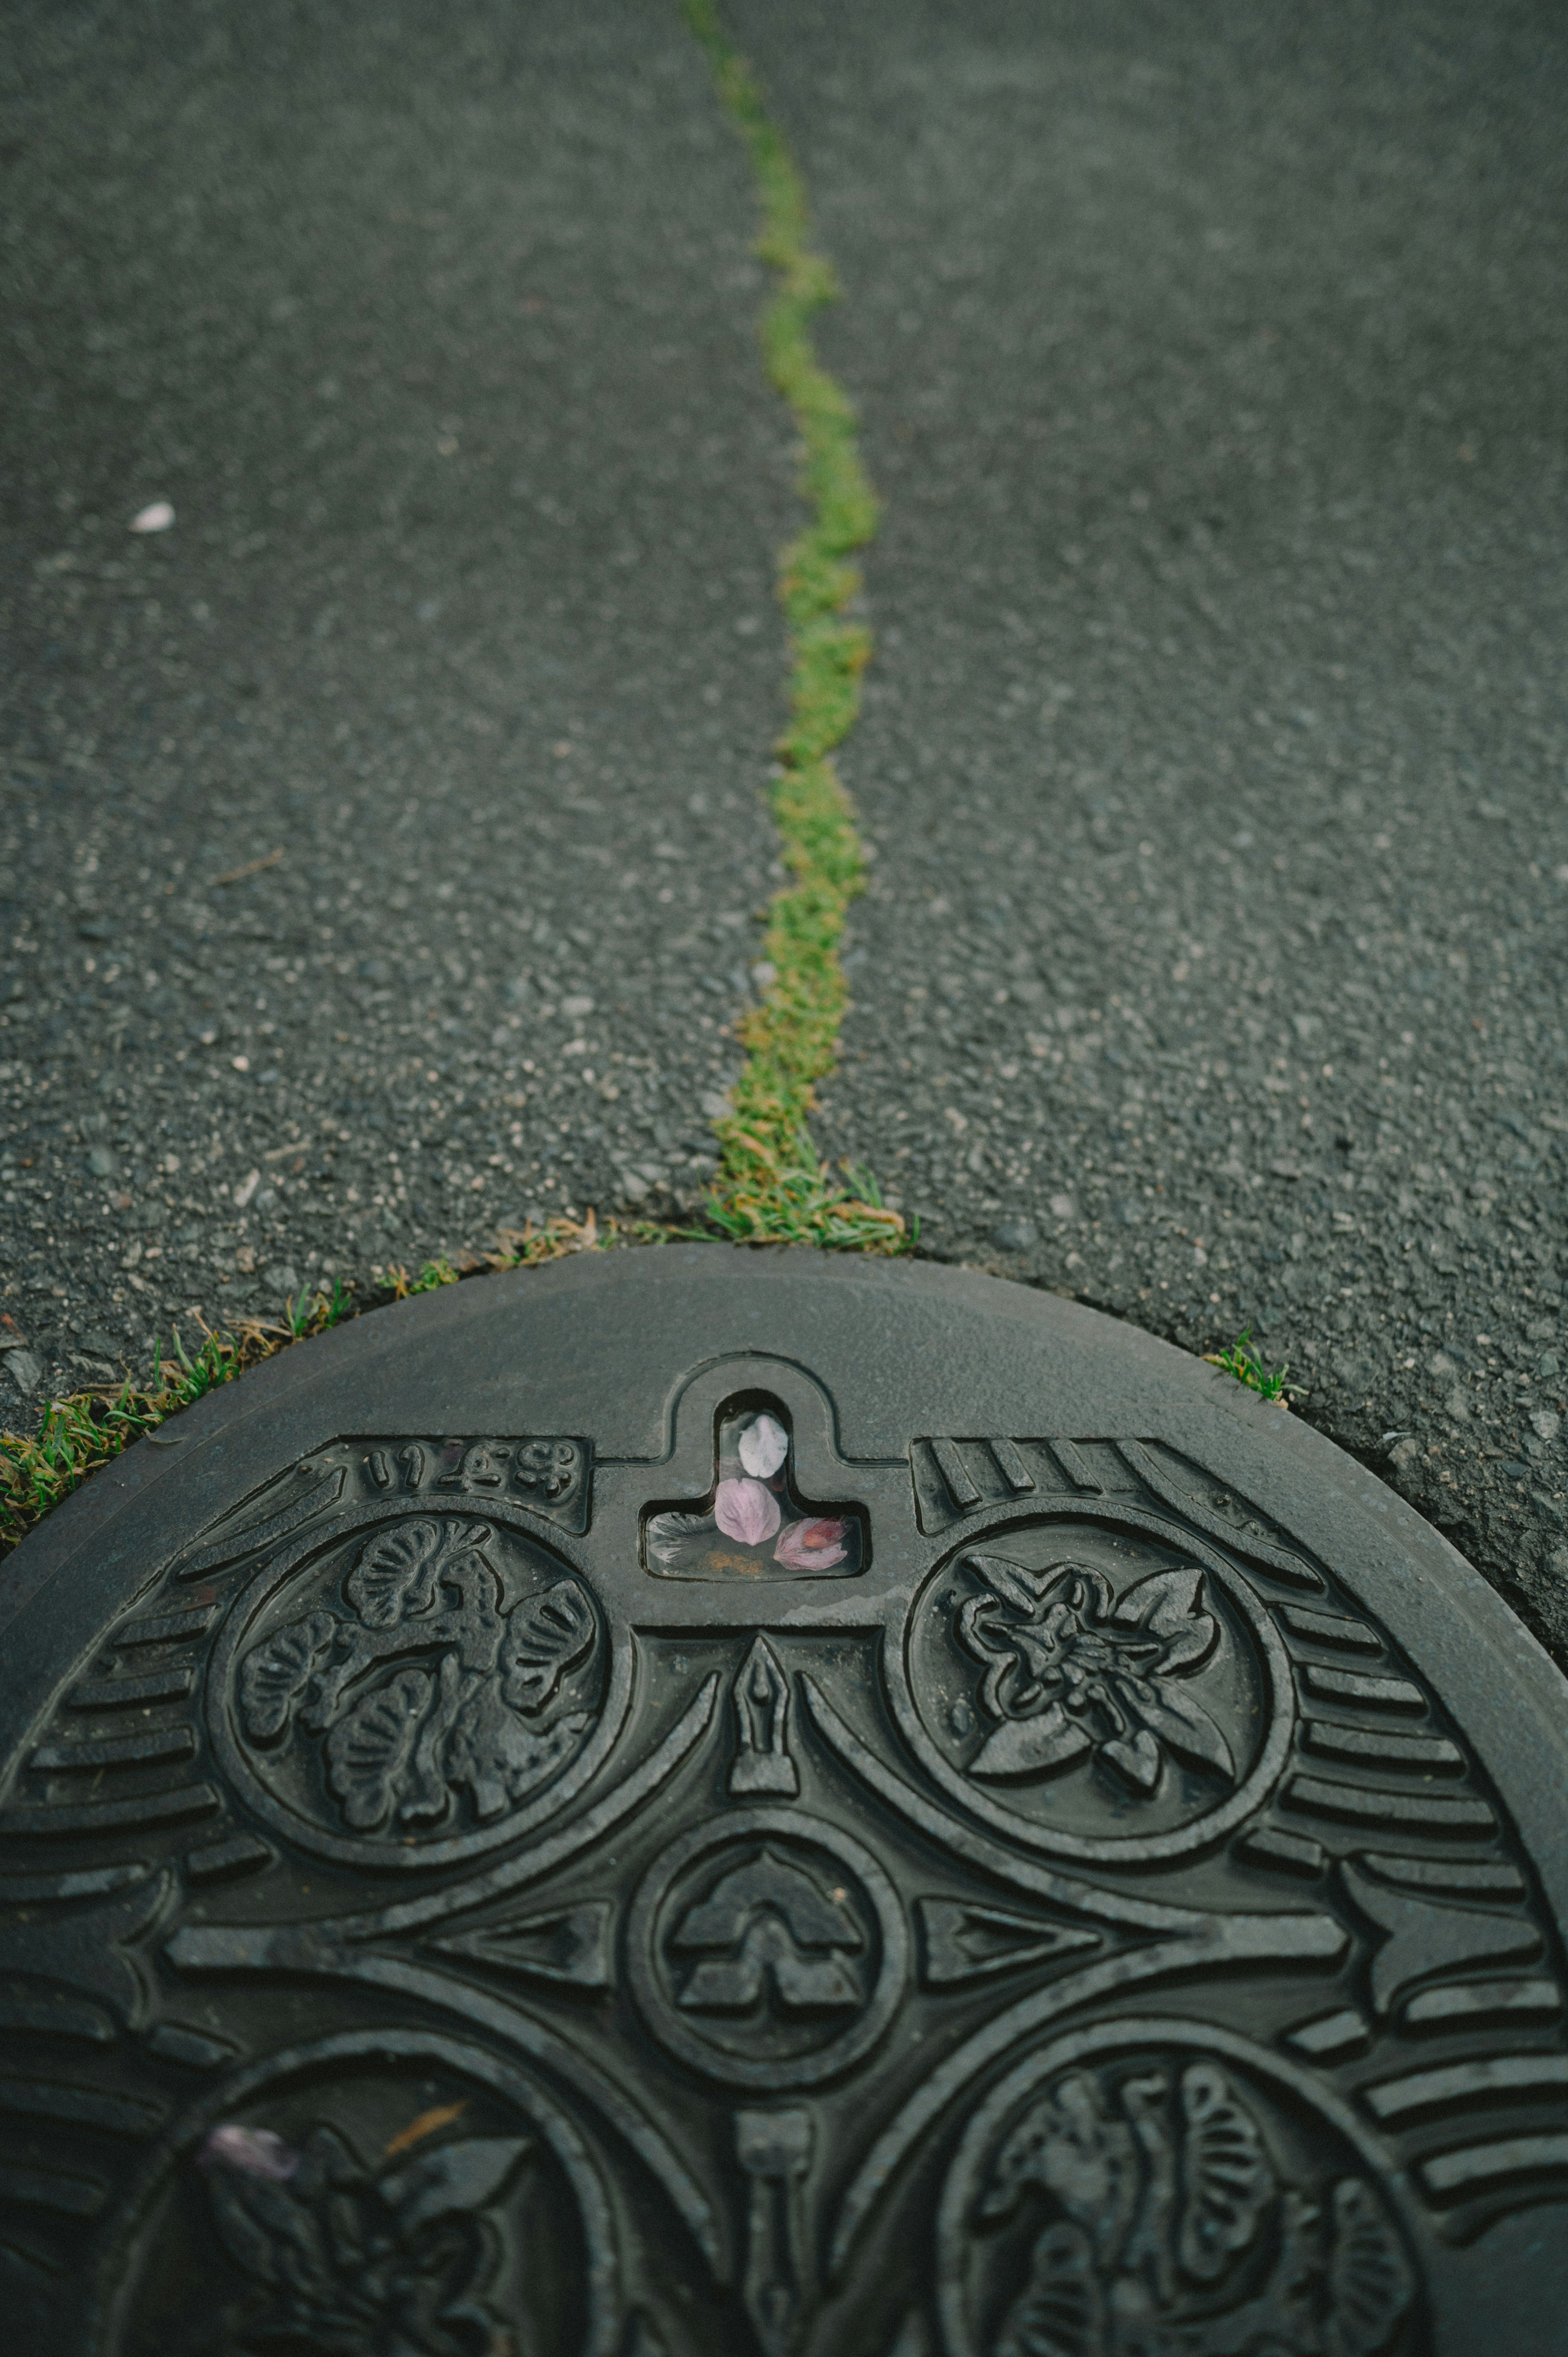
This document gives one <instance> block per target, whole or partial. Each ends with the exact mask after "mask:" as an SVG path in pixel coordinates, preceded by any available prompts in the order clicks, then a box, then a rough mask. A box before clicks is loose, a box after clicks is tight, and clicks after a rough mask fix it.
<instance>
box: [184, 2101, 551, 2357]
mask: <svg viewBox="0 0 1568 2357" xmlns="http://www.w3.org/2000/svg"><path fill="white" fill-rule="evenodd" d="M458 2108H459V2109H461V2106H458ZM528 2149H529V2145H528V2139H527V2138H526V2137H516V2136H468V2137H465V2138H462V2139H459V2140H458V2141H456V2142H453V2143H447V2144H442V2145H439V2146H437V2147H435V2148H434V2149H433V2150H430V2151H428V2152H425V2153H422V2154H419V2155H417V2156H416V2157H415V2158H413V2159H412V2160H410V2161H406V2162H404V2163H403V2166H402V2167H401V2168H398V2169H389V2170H385V2171H383V2172H382V2174H381V2175H380V2176H373V2175H371V2173H370V2172H369V2171H368V2170H367V2169H364V2168H363V2167H362V2166H361V2165H360V2162H359V2161H358V2160H357V2159H356V2158H355V2156H354V2155H353V2153H352V2152H351V2151H350V2149H349V2146H348V2145H347V2144H346V2142H345V2141H344V2139H343V2138H342V2137H341V2136H339V2135H338V2133H337V2132H336V2131H335V2130H334V2129H332V2128H330V2127H327V2126H317V2127H316V2128H314V2129H312V2131H311V2133H310V2135H309V2136H308V2137H307V2138H306V2142H305V2145H304V2147H303V2149H301V2150H295V2148H293V2147H290V2146H288V2145H287V2144H285V2141H284V2139H283V2138H282V2137H281V2136H274V2135H272V2134H271V2133H270V2132H269V2131H267V2130H266V2129H264V2128H263V2129H247V2128H244V2127H240V2126H223V2127H220V2128H217V2129H215V2130H214V2131H213V2132H212V2134H211V2135H210V2136H209V2138H208V2140H207V2144H206V2147H204V2149H203V2152H202V2154H201V2157H200V2158H201V2163H202V2167H203V2169H204V2170H205V2172H206V2175H207V2183H208V2193H209V2205H210V2211H211V2216H212V2222H213V2224H214V2226H215V2227H216V2229H217V2231H218V2234H219V2238H220V2241H221V2243H222V2244H223V2246H224V2249H225V2251H226V2252H227V2254H228V2255H229V2257H230V2258H231V2261H232V2262H233V2264H234V2265H235V2266H237V2267H238V2268H239V2269H240V2271H241V2273H242V2275H244V2276H246V2277H248V2278H249V2280H250V2282H251V2283H252V2285H254V2286H255V2287H256V2288H257V2290H258V2292H259V2293H260V2294H261V2295H262V2296H263V2297H262V2302H261V2304H260V2305H259V2306H258V2307H257V2308H256V2309H254V2310H253V2311H252V2314H251V2315H250V2316H249V2317H248V2318H247V2319H245V2320H244V2321H243V2322H242V2324H241V2325H240V2328H239V2346H240V2347H242V2348H243V2349H245V2350H252V2349H253V2350H257V2351H260V2350H263V2349H276V2348H279V2347H283V2348H287V2349H306V2348H308V2349H311V2350H315V2351H318V2352H322V2357H328V2352H338V2357H361V2352H370V2351H371V2350H376V2351H385V2352H388V2357H391V2352H396V2357H483V2352H487V2351H491V2350H495V2349H499V2347H501V2346H502V2345H503V2343H504V2345H507V2346H510V2345H511V2343H510V2336H508V2335H507V2334H506V2333H505V2331H504V2329H503V2326H502V2323H501V2319H500V2318H499V2316H498V2315H497V2314H496V2312H495V2311H494V2309H492V2308H491V2307H490V2306H489V2304H488V2302H487V2301H486V2300H485V2298H484V2297H483V2295H484V2293H485V2291H486V2289H487V2287H488V2286H489V2282H490V2280H491V2278H492V2276H494V2274H495V2270H496V2263H497V2259H498V2256H499V2240H498V2236H497V2233H496V2229H495V2226H494V2225H493V2223H492V2222H491V2221H490V2220H489V2218H487V2217H486V2216H485V2214H484V2212H485V2211H486V2209H487V2207H488V2206H489V2204H491V2203H493V2202H495V2201H497V2200H499V2198H500V2196H501V2195H502V2194H503V2193H504V2192H505V2191H506V2190H507V2187H508V2186H509V2184H510V2182H511V2180H512V2179H513V2178H514V2177H515V2175H516V2172H517V2168H518V2164H519V2162H520V2161H521V2159H522V2158H523V2156H524V2154H525V2153H526V2152H527V2151H528Z"/></svg>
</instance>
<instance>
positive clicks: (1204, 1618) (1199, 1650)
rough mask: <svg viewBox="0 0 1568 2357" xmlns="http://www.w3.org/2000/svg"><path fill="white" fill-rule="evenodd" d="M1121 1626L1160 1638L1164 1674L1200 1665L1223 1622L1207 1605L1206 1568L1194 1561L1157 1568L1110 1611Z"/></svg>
mask: <svg viewBox="0 0 1568 2357" xmlns="http://www.w3.org/2000/svg"><path fill="white" fill-rule="evenodd" d="M1110 1618H1111V1621H1112V1626H1113V1627H1115V1628H1117V1629H1129V1630H1132V1629H1136V1630H1140V1631H1143V1632H1144V1634H1145V1635H1147V1636H1148V1637H1149V1638H1151V1639H1157V1640H1158V1642H1159V1665H1160V1671H1161V1674H1162V1675H1164V1676H1166V1677H1168V1676H1169V1675H1170V1674H1171V1673H1172V1672H1173V1671H1175V1670H1191V1669H1196V1668H1197V1665H1198V1663H1200V1662H1205V1661H1207V1660H1208V1656H1209V1654H1210V1653H1211V1652H1213V1651H1214V1648H1215V1645H1216V1643H1217V1642H1218V1641H1219V1622H1218V1621H1217V1620H1215V1618H1214V1615H1213V1614H1212V1613H1211V1612H1207V1611H1205V1610H1204V1609H1203V1572H1202V1569H1201V1568H1200V1566H1198V1565H1197V1564H1194V1563H1185V1564H1179V1565H1177V1566H1176V1569H1175V1570H1174V1571H1154V1572H1151V1573H1150V1574H1149V1576H1148V1577H1147V1578H1146V1579H1140V1580H1139V1581H1137V1582H1136V1584H1135V1585H1134V1586H1133V1587H1130V1588H1129V1589H1128V1590H1127V1593H1126V1594H1125V1596H1123V1597H1122V1600H1121V1602H1120V1603H1119V1604H1118V1605H1117V1607H1116V1609H1115V1611H1114V1612H1113V1613H1112V1614H1111V1616H1110Z"/></svg>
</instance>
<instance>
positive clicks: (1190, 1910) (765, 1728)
mask: <svg viewBox="0 0 1568 2357" xmlns="http://www.w3.org/2000/svg"><path fill="white" fill-rule="evenodd" d="M0 1615H4V1618H5V1644H4V1648H3V1652H0V1713H3V1717H0V1729H3V1732H4V1737H5V1760H6V1761H7V1771H6V1772H7V1782H6V1786H5V1799H4V1813H3V1816H0V1835H3V1836H4V1859H3V1867H0V1872H3V1879H0V2024H3V2025H4V2028H5V2031H6V2033H7V2038H6V2058H5V2062H4V2065H3V2066H0V2068H3V2075H0V2118H3V2119H4V2121H5V2130H6V2134H5V2147H4V2151H3V2153H0V2210H3V2212H4V2219H3V2223H0V2257H3V2259H4V2262H5V2267H6V2269H7V2271H8V2276H9V2287H8V2297H9V2298H10V2302H11V2309H12V2313H13V2318H14V2324H13V2330H14V2333H15V2334H16V2338H17V2341H18V2345H25V2346H26V2347H27V2349H28V2350H29V2352H38V2357H50V2352H58V2357H67V2353H68V2352H69V2357H154V2352H156V2357H187V2352H188V2357H204V2352H212V2357H220V2352H251V2351H254V2352H267V2351H274V2352H275V2351H280V2350H281V2351H283V2352H307V2351H308V2352H315V2351H328V2350H331V2351H340V2352H360V2351H363V2352H394V2351H395V2352H408V2357H489V2352H499V2351H502V2350H505V2351H508V2352H515V2353H516V2357H521V2352H527V2357H579V2352H593V2357H633V2352H641V2357H656V2352H663V2353H664V2357H735V2352H746V2351H755V2352H763V2357H796V2352H799V2357H830V2352H832V2357H1265V2352H1266V2357H1468V2352H1472V2351H1478V2350H1481V2349H1483V2348H1484V2349H1485V2350H1486V2351H1487V2352H1488V2357H1526V2352H1530V2357H1547V2352H1550V2351H1553V2350H1559V2349H1561V2347H1562V2345H1563V2344H1562V2341H1561V2340H1560V2338H1558V2337H1557V2336H1559V2335H1560V2333H1561V2330H1562V2318H1563V2313H1564V2312H1565V2309H1568V2052H1565V2048H1564V2039H1563V2002H1564V1988H1565V1980H1564V1972H1563V1945H1562V1936H1561V1935H1562V1929H1563V1923H1564V1921H1565V1920H1568V1834H1565V1826H1568V1816H1565V1813H1564V1810H1563V1794H1564V1792H1565V1790H1568V1687H1565V1686H1564V1684H1563V1681H1562V1680H1561V1679H1560V1678H1559V1677H1558V1676H1557V1674H1556V1673H1555V1671H1554V1670H1553V1669H1552V1666H1551V1665H1550V1663H1548V1662H1547V1661H1546V1660H1545V1658H1544V1656H1543V1655H1542V1654H1541V1652H1539V1650H1538V1649H1537V1648H1536V1647H1535V1646H1534V1644H1533V1643H1532V1642H1531V1641H1530V1639H1529V1637H1528V1636H1527V1635H1526V1634H1525V1633H1524V1631H1522V1630H1521V1629H1520V1626H1519V1624H1518V1623H1517V1622H1516V1621H1515V1620H1513V1619H1512V1618H1511V1617H1510V1616H1509V1613H1508V1612H1507V1611H1506V1609H1504V1608H1503V1606H1502V1605H1501V1604H1500V1603H1499V1602H1498V1599H1497V1598H1495V1597H1494V1596H1493V1595H1492V1594H1491V1593H1490V1591H1489V1590H1488V1589H1487V1588H1486V1587H1485V1586H1484V1585H1483V1584H1482V1582H1481V1581H1480V1580H1479V1579H1477V1577H1476V1576H1475V1575H1474V1573H1472V1572H1471V1571H1470V1570H1469V1569H1468V1567H1467V1566H1466V1565H1465V1564H1464V1563H1463V1562H1462V1561H1461V1560H1460V1559H1459V1558H1458V1557H1457V1556H1456V1555H1455V1554H1454V1553H1453V1552H1452V1550H1451V1549H1450V1548H1448V1547H1447V1546H1446V1545H1445V1544H1444V1543H1443V1542H1442V1541H1441V1540H1440V1539H1438V1538H1437V1537H1436V1536H1435V1535H1434V1534H1433V1533H1432V1532H1431V1531H1430V1530H1429V1529H1427V1528H1426V1526H1425V1525H1424V1524H1423V1523H1421V1522H1420V1521H1419V1520H1418V1519H1417V1517H1416V1516H1415V1515H1413V1514H1412V1512H1410V1511H1409V1510H1408V1509H1407V1508H1406V1507H1404V1506H1403V1505H1402V1503H1401V1502H1400V1501H1398V1500H1397V1499H1396V1498H1394V1497H1393V1496H1392V1495H1391V1493H1390V1492H1389V1491H1386V1490H1385V1489H1383V1488H1382V1487H1381V1486H1380V1484H1379V1483H1378V1482H1377V1481H1376V1480H1373V1479H1372V1478H1371V1477H1370V1476H1369V1474H1367V1473H1365V1472H1364V1471H1362V1470H1361V1469H1360V1468H1359V1467H1358V1466H1356V1465H1355V1464H1353V1463H1351V1462H1350V1461H1349V1460H1348V1458H1344V1457H1342V1456H1340V1455H1338V1454H1337V1452H1336V1451H1335V1450H1334V1449H1332V1448H1329V1447H1328V1446H1327V1444H1326V1443H1325V1442H1323V1441H1321V1440H1319V1439H1318V1438H1316V1437H1315V1436H1314V1435H1313V1434H1312V1433H1310V1432H1308V1431H1306V1430H1304V1429H1303V1428H1301V1427H1300V1426H1298V1425H1296V1424H1294V1423H1293V1422H1292V1421H1290V1420H1289V1419H1287V1418H1286V1417H1285V1416H1283V1415H1281V1414H1280V1413H1279V1412H1278V1411H1277V1410H1273V1409H1271V1408H1267V1407H1264V1406H1263V1405H1261V1404H1259V1403H1257V1402H1255V1401H1253V1400H1251V1399H1250V1398H1249V1397H1248V1396H1247V1395H1246V1394H1243V1393H1242V1392H1241V1391H1240V1390H1239V1389H1237V1388H1236V1387H1234V1386H1233V1385H1230V1383H1227V1382H1226V1381H1225V1380H1224V1379H1222V1378H1220V1377H1218V1376H1216V1375H1214V1374H1213V1373H1211V1372H1210V1371H1209V1370H1208V1369H1207V1368H1203V1367H1199V1366H1197V1365H1195V1364H1194V1363H1193V1362H1192V1361H1189V1360H1187V1359H1184V1358H1182V1357H1180V1356H1179V1355H1178V1354H1177V1353H1176V1352H1175V1351H1169V1350H1166V1349H1165V1348H1164V1347H1163V1346H1161V1345H1159V1344H1156V1343H1154V1342H1151V1341H1149V1340H1147V1339H1146V1338H1144V1337H1141V1336H1139V1335H1137V1334H1135V1333H1133V1332H1131V1331H1129V1330H1128V1329H1123V1328H1120V1327H1117V1326H1114V1325H1112V1323H1110V1322H1109V1321H1108V1320H1105V1319H1102V1318H1097V1317H1094V1316H1092V1315H1091V1314H1090V1313H1088V1312H1086V1311H1082V1310H1079V1309H1078V1308H1073V1307H1071V1306H1069V1305H1068V1304H1065V1303H1062V1302H1060V1301H1058V1300H1056V1299H1055V1298H1053V1297H1049V1296H1045V1295H1040V1294H1036V1293H1031V1292H1028V1291H1026V1290H1024V1289H1021V1288H1018V1287H1015V1286H1004V1285H998V1284H994V1283H992V1282H991V1281H989V1280H987V1279H984V1278H980V1277H974V1276H969V1275H961V1274H957V1273H954V1272H951V1271H947V1270H939V1269H933V1268H929V1267H916V1266H910V1265H886V1264H876V1263H868V1262H850V1261H828V1260H824V1259H822V1258H819V1257H816V1256H813V1255H811V1254H800V1253H792V1254H778V1255H774V1254H744V1253H732V1252H729V1251H727V1250H724V1249H719V1248H701V1247H699V1248H692V1249H680V1250H667V1251H661V1252H649V1253H642V1254H618V1255H615V1256H613V1257H604V1258H598V1257H592V1258H584V1259H582V1260H578V1261H575V1262H572V1263H568V1264H564V1265H558V1266H556V1267H553V1268H551V1269H548V1270H545V1271H542V1272H538V1273H535V1274H532V1275H525V1276H520V1277H517V1278H499V1279H496V1280H493V1281H490V1282H488V1283H485V1284H483V1285H475V1286H463V1287H461V1288H460V1289H459V1288H455V1289H454V1290H453V1291H452V1292H451V1293H448V1294H445V1295H441V1296H438V1297H434V1298H427V1299H425V1300H424V1301H422V1302H419V1303H417V1304H413V1305H410V1306H408V1307H407V1308H399V1309H394V1310H391V1311H388V1312H385V1313H383V1314H381V1315H379V1316H377V1317H375V1318H368V1319H366V1320H365V1321H363V1323H361V1324H360V1325H358V1326H356V1327H353V1328H351V1329H347V1330H344V1331H342V1332H340V1333H338V1334H335V1335H332V1336H330V1337H328V1338H327V1339H325V1340H322V1341H319V1342H316V1343H312V1344H309V1345H307V1346H306V1347H305V1348H303V1349H300V1350H297V1351H291V1352H289V1353H288V1354H286V1355H285V1357H283V1358H281V1359H279V1360H276V1361H273V1362H272V1363H271V1364H270V1365H269V1366H267V1367H265V1368H263V1369H262V1370H261V1371H259V1372H257V1373H256V1374H254V1375H252V1376H249V1377H247V1378H246V1379H245V1381H244V1382H242V1383H239V1384H237V1385H235V1386H234V1387H233V1388H232V1389H231V1390H229V1391H226V1392H224V1393H222V1394H219V1395H218V1396H216V1397H214V1398H213V1399H211V1400H209V1401H208V1402H206V1403H204V1404H203V1405H201V1406H200V1407H199V1408H197V1409H196V1410H194V1411H192V1412H191V1413H190V1414H189V1415H187V1416H186V1417H185V1418H184V1419H182V1420H181V1421H180V1422H179V1423H178V1424H177V1425H176V1426H172V1427H170V1428H169V1429H168V1431H167V1432H166V1434H164V1435H162V1436H160V1437H159V1438H158V1440H157V1441H156V1443H151V1444H145V1445H144V1446H142V1447H140V1448H137V1449H135V1450H134V1451H133V1452H131V1454H130V1455H129V1456H128V1457H127V1458H124V1459H123V1460H122V1461H121V1463H120V1464H119V1465H118V1466H116V1467H114V1468H113V1469H110V1470H109V1471H107V1472H105V1473H102V1474H100V1475H99V1476H98V1477H97V1478H96V1480H94V1481H93V1482H92V1483H91V1484H90V1485H89V1487H88V1488H87V1489H86V1490H85V1491H82V1492H81V1494H80V1495H79V1496H78V1497H77V1498H76V1499H74V1500H72V1501H70V1503H69V1504H68V1505H67V1506H66V1507H65V1508H64V1509H63V1510H62V1511H61V1512H59V1514H57V1515H56V1516H55V1517H54V1518H53V1519H52V1520H51V1521H50V1522H49V1523H48V1524H47V1525H46V1526H45V1527H44V1528H43V1529H42V1530H41V1531H39V1532H38V1534H36V1535H35V1536H34V1537H33V1538H32V1539H31V1540H29V1541H28V1543H27V1545H26V1546H25V1547H24V1548H22V1549H21V1550H20V1552H19V1553H18V1554H17V1555H16V1556H15V1557H14V1558H13V1559H12V1561H11V1562H10V1564H9V1565H8V1566H6V1569H5V1575H4V1581H3V1584H0ZM1499 2283H1506V2285H1507V2287H1508V2289H1507V2297H1506V2298H1501V2299H1499V2298H1498V2297H1497V2294H1496V2287H1497V2286H1498V2284H1499Z"/></svg>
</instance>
